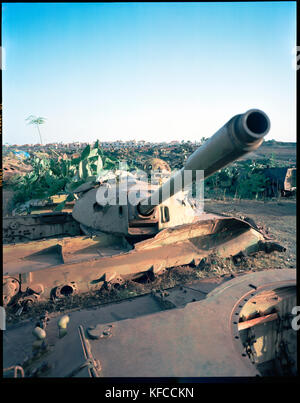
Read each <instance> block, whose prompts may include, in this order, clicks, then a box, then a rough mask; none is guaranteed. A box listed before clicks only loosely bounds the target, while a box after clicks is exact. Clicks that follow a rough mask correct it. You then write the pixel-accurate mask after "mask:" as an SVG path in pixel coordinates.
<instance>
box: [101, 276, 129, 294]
mask: <svg viewBox="0 0 300 403" xmlns="http://www.w3.org/2000/svg"><path fill="white" fill-rule="evenodd" d="M124 284H125V280H124V279H123V278H122V277H121V276H116V277H114V278H112V279H111V280H109V281H105V282H104V284H103V287H104V288H105V289H106V290H109V291H110V290H112V289H119V288H121V287H122V286H123V285H124Z"/></svg>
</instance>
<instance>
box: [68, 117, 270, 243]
mask: <svg viewBox="0 0 300 403" xmlns="http://www.w3.org/2000/svg"><path fill="white" fill-rule="evenodd" d="M269 129H270V121H269V118H268V116H267V115H266V114H265V113H264V112H262V111H260V110H258V109H250V110H249V111H247V112H246V113H243V114H240V115H236V116H234V117H233V118H231V119H230V120H229V121H228V122H227V123H226V124H225V125H224V126H223V127H222V128H221V129H220V130H218V131H217V132H216V133H215V134H214V135H213V136H212V137H210V138H209V139H208V140H207V141H206V142H205V143H204V144H203V145H201V146H200V147H199V148H198V149H197V150H196V151H195V152H194V153H193V154H192V155H191V156H190V157H189V158H188V159H187V161H186V163H185V166H184V167H182V168H181V169H180V170H179V171H177V172H176V173H175V174H174V175H172V176H171V177H170V178H169V180H167V181H166V182H165V183H163V184H162V185H161V186H157V185H151V186H150V185H149V184H148V183H147V182H146V181H145V180H138V179H136V178H134V177H132V176H129V180H127V179H128V177H126V178H125V180H123V181H120V182H119V183H115V184H112V185H110V184H103V185H101V186H100V187H99V188H96V189H92V190H90V191H88V192H86V193H85V194H84V195H83V197H81V198H80V199H79V200H78V201H77V202H76V204H75V207H74V209H73V217H74V218H75V220H77V221H79V222H80V223H81V224H82V226H83V228H84V229H85V231H87V232H88V233H91V232H93V231H102V232H106V233H115V234H120V235H125V236H127V237H130V236H141V235H144V236H152V235H155V234H156V233H157V232H159V231H160V230H162V229H165V228H170V227H174V226H178V225H182V224H188V223H192V222H194V221H195V208H194V206H193V205H192V204H191V203H190V202H189V200H188V199H187V198H186V197H185V192H183V190H184V189H186V187H187V186H189V185H190V184H191V183H193V182H195V181H196V180H197V179H198V180H199V178H200V179H205V178H207V177H208V176H210V175H212V174H213V173H215V172H217V171H218V170H219V169H221V168H223V167H225V166H226V165H228V164H230V163H232V162H233V161H235V160H237V159H239V158H240V157H242V156H243V155H245V154H246V153H249V152H251V151H254V150H256V149H257V148H258V147H259V146H260V145H261V144H262V142H263V137H264V136H265V135H266V134H267V133H268V131H269ZM198 174H199V175H198Z"/></svg>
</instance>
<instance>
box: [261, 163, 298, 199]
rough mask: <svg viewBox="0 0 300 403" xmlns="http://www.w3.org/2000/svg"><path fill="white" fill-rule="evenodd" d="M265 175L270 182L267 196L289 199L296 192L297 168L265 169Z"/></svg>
mask: <svg viewBox="0 0 300 403" xmlns="http://www.w3.org/2000/svg"><path fill="white" fill-rule="evenodd" d="M263 174H264V175H265V177H266V178H267V180H268V186H267V190H266V193H267V196H269V197H277V196H278V195H281V196H283V197H289V196H292V195H294V194H295V192H296V188H297V185H296V175H297V169H296V168H286V167H280V168H279V167H278V168H265V169H264V170H263Z"/></svg>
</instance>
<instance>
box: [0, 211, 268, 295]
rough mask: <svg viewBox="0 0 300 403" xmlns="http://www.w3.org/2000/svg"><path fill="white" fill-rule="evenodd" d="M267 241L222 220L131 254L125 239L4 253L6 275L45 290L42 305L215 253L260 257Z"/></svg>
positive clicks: (168, 233) (70, 241)
mask: <svg viewBox="0 0 300 403" xmlns="http://www.w3.org/2000/svg"><path fill="white" fill-rule="evenodd" d="M263 239H264V238H263V236H262V235H261V234H260V233H259V232H258V231H256V230H254V229H253V228H252V227H251V225H250V224H248V223H246V222H243V221H241V220H237V219H233V218H228V217H220V218H218V219H216V218H215V219H211V220H202V221H199V222H195V223H192V224H186V225H182V226H178V227H176V228H169V229H166V230H164V231H161V232H160V233H159V234H157V235H156V236H155V237H154V238H151V239H148V240H145V241H141V242H139V243H137V244H135V246H134V248H133V249H132V250H129V245H128V243H127V242H126V241H125V240H124V238H122V237H119V238H116V236H113V235H110V234H106V235H105V234H103V235H102V236H101V237H95V238H93V239H88V238H87V237H85V236H84V237H75V238H64V239H61V240H55V239H51V240H48V241H37V242H30V243H24V244H19V245H15V246H12V245H8V246H5V247H4V251H3V256H4V272H5V273H6V274H7V275H9V276H12V277H14V278H17V279H18V280H19V281H20V283H21V287H22V290H26V289H27V288H30V289H34V287H35V285H36V284H39V285H42V286H43V293H41V295H40V300H43V299H47V298H49V297H50V296H51V294H52V293H53V292H55V291H54V290H55V288H57V287H64V286H69V284H70V283H73V284H74V286H75V288H76V291H77V292H79V293H81V292H87V291H90V290H94V289H98V288H99V287H101V286H102V284H103V282H104V281H107V280H106V278H111V279H112V278H114V277H115V276H116V275H119V276H121V277H125V278H136V277H139V276H141V275H142V274H144V273H145V272H147V271H151V272H152V273H154V274H158V273H159V272H161V271H162V270H163V269H165V268H170V267H175V266H180V265H187V264H191V263H193V264H195V265H197V264H198V263H199V262H200V261H201V259H202V258H203V257H205V256H207V255H208V254H210V253H211V252H212V251H215V252H216V253H218V254H219V255H220V256H223V257H226V256H231V255H236V254H238V253H239V252H241V251H247V252H252V251H255V250H256V248H257V246H258V244H259V241H262V240H263Z"/></svg>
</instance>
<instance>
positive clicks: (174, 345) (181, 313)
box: [3, 269, 299, 382]
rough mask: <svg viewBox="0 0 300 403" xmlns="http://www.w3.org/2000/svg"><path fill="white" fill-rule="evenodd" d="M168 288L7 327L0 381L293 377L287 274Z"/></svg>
mask: <svg viewBox="0 0 300 403" xmlns="http://www.w3.org/2000/svg"><path fill="white" fill-rule="evenodd" d="M168 291H169V292H168V293H164V295H161V294H159V293H155V294H153V293H152V294H148V295H143V296H139V297H135V298H132V299H130V301H128V300H126V301H123V302H118V303H114V304H108V305H107V304H106V305H105V306H103V305H101V306H98V307H96V308H94V309H92V310H91V309H81V310H77V311H74V310H73V311H72V312H68V313H67V314H66V313H65V312H64V313H57V314H56V315H51V314H49V315H48V314H47V313H43V315H42V316H41V317H40V318H39V319H38V320H37V322H36V324H34V323H35V322H32V321H30V322H25V323H23V324H22V325H20V324H18V325H17V326H16V325H15V326H10V327H9V328H8V329H6V331H5V332H4V334H3V341H4V348H3V364H4V376H6V377H21V376H23V377H24V376H25V377H55V378H57V377H105V378H107V377H111V378H113V379H115V378H116V377H126V378H128V377H134V378H141V377H147V378H148V377H152V378H154V377H155V378H156V379H157V378H158V377H176V378H179V377H182V378H185V379H186V378H187V377H189V378H198V377H204V378H206V379H207V377H219V376H220V377H235V376H238V377H242V376H246V377H260V376H274V375H275V376H296V375H297V331H296V329H297V316H296V315H297V314H298V310H297V308H298V307H297V306H296V305H297V293H296V272H295V270H290V269H281V270H278V269H275V270H265V271H260V272H248V273H243V274H240V275H237V276H236V277H235V278H230V276H228V277H227V278H225V277H223V278H219V279H217V278H211V279H202V280H198V281H196V282H193V283H192V285H191V284H189V285H188V286H185V285H183V286H181V287H179V286H178V287H175V288H172V289H169V290H168ZM167 303H168V308H166V306H167ZM295 308H296V310H295ZM35 326H38V327H39V329H37V328H35ZM295 326H296V327H295ZM298 327H299V326H298ZM36 336H40V339H39V340H36ZM148 379H149V378H148ZM254 379H255V378H254ZM256 379H257V378H256ZM148 382H149V381H148ZM191 382H193V380H191ZM214 382H216V379H215V380H214Z"/></svg>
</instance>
